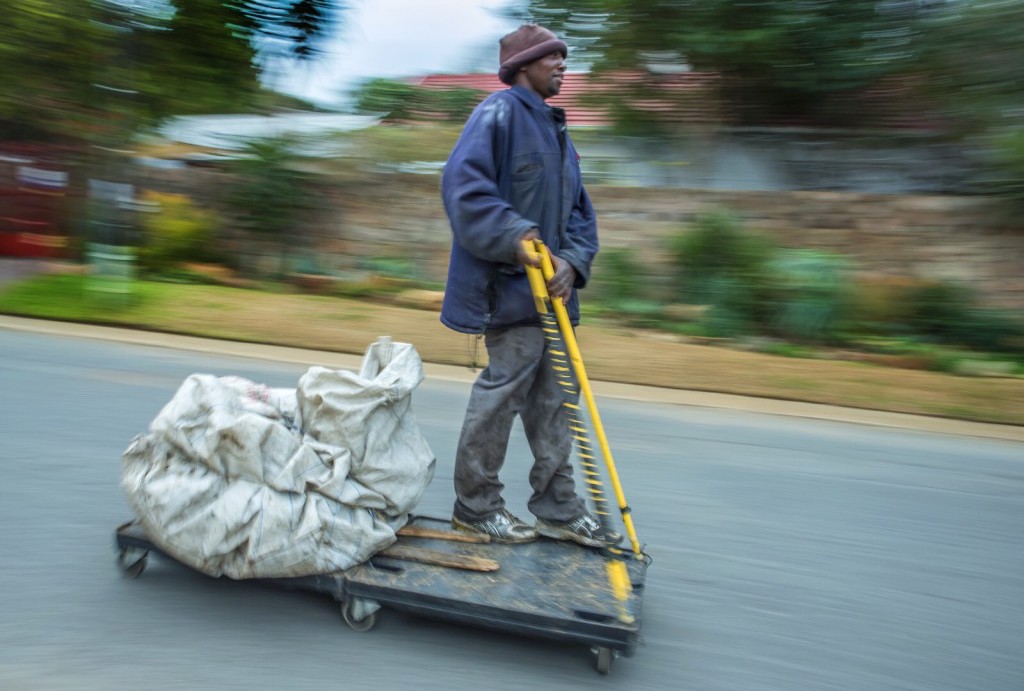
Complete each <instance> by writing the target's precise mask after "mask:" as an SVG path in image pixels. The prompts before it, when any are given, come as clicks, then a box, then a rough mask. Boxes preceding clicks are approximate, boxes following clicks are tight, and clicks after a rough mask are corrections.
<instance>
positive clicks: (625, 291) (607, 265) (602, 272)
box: [592, 247, 641, 307]
mask: <svg viewBox="0 0 1024 691" xmlns="http://www.w3.org/2000/svg"><path fill="white" fill-rule="evenodd" d="M593 276H594V278H593V284H592V290H593V294H594V297H595V299H597V300H598V301H600V302H602V303H605V304H607V305H608V306H611V307H614V306H615V305H617V304H619V303H621V302H623V301H627V300H635V299H638V298H639V297H641V285H640V266H639V264H638V263H637V261H636V257H635V254H634V252H633V250H631V249H629V248H625V247H612V248H608V249H604V250H601V252H600V253H599V254H598V255H597V259H596V260H595V262H594V270H593Z"/></svg>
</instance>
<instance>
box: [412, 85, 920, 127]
mask: <svg viewBox="0 0 1024 691" xmlns="http://www.w3.org/2000/svg"><path fill="white" fill-rule="evenodd" d="M410 81H411V83H412V84H415V85H417V86H421V87H425V88H428V89H455V88H465V89H476V90H479V91H482V92H485V93H491V92H494V91H500V90H502V89H505V88H507V87H506V86H505V85H504V84H502V83H501V81H499V80H498V76H497V74H493V73H488V74H434V75H429V76H426V77H421V78H419V79H414V80H410ZM718 82H719V75H717V74H715V73H713V72H681V73H672V74H654V73H647V72H640V71H631V72H625V71H623V72H612V73H604V74H600V75H593V74H591V73H588V72H567V73H566V74H565V80H564V81H563V82H562V89H561V92H560V93H559V94H558V95H557V96H554V97H552V98H550V99H548V103H550V104H551V105H553V106H559V107H561V108H564V109H565V111H566V118H567V120H568V122H569V124H570V125H573V126H576V127H588V126H589V127H597V126H604V125H610V124H612V117H611V114H610V113H609V112H608V110H607V109H604V108H601V107H600V105H598V104H600V103H601V96H602V95H603V94H617V95H622V96H625V98H620V99H615V100H616V101H619V102H625V103H628V104H629V106H630V107H631V108H633V109H636V110H639V111H645V112H646V113H649V114H657V115H658V116H659V117H658V118H657V119H658V120H660V121H662V122H664V123H666V124H684V123H687V124H689V123H709V122H712V123H721V122H725V121H729V120H730V119H731V118H730V115H732V117H733V118H735V116H736V115H737V114H736V113H731V114H730V113H727V112H723V110H722V108H721V107H720V100H719V96H718V93H717V92H718V89H717V87H718ZM911 93H912V90H911V89H910V88H909V86H908V83H906V80H901V79H889V80H882V81H880V82H879V83H877V84H875V85H874V86H873V87H872V88H869V89H863V90H861V91H859V92H858V93H856V94H852V95H851V94H841V95H840V96H839V98H840V99H843V100H841V101H838V102H837V103H836V104H833V105H839V106H844V107H846V108H855V109H857V111H858V112H860V113H861V119H862V120H864V121H867V119H868V118H869V116H870V122H871V124H873V125H875V126H882V127H889V128H897V129H920V128H922V127H930V126H934V125H935V123H932V122H929V121H928V120H927V119H926V118H925V117H924V116H923V115H922V114H921V113H920V112H916V111H915V108H914V105H913V101H912V100H911V99H910V97H909V95H910V94H911ZM760 124H762V125H766V126H786V125H804V126H807V125H809V123H806V122H803V123H802V122H778V121H772V120H770V119H767V120H764V121H763V122H761V123H760Z"/></svg>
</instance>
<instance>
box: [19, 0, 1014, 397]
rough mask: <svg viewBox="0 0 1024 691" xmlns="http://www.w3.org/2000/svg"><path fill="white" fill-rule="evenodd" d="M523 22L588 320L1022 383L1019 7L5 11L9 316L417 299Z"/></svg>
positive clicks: (325, 6)
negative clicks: (237, 291) (540, 47)
mask: <svg viewBox="0 0 1024 691" xmlns="http://www.w3.org/2000/svg"><path fill="white" fill-rule="evenodd" d="M524 21H535V22H538V23H541V24H544V25H546V26H548V27H550V28H551V29H553V30H554V31H556V32H558V33H559V34H560V35H562V36H564V37H565V38H566V40H567V42H568V43H569V45H570V55H569V61H568V62H569V74H568V77H567V79H566V81H565V85H564V87H563V90H562V93H561V94H560V95H559V96H558V97H556V98H554V99H552V100H551V102H552V103H553V104H554V105H559V106H561V107H564V108H565V109H566V110H567V113H568V119H569V123H570V127H571V132H572V136H573V138H574V140H575V141H576V144H577V148H578V149H579V150H580V152H581V154H582V161H581V165H582V167H583V171H584V175H585V179H586V182H587V185H588V189H589V191H590V194H591V197H592V198H593V200H594V203H595V206H596V208H597V210H598V214H599V222H600V228H601V231H600V232H601V237H602V247H603V251H602V253H601V255H600V256H599V258H598V263H597V267H596V268H595V273H594V276H595V277H594V281H593V283H592V285H591V287H590V288H588V290H587V296H586V301H585V302H586V307H585V309H586V310H587V314H588V318H592V319H594V320H595V322H596V323H611V324H618V325H622V326H624V327H626V328H631V329H644V330H650V331H656V332H658V333H661V334H663V335H664V337H665V338H666V339H675V340H678V341H682V342H691V343H701V344H727V345H737V344H738V345H740V346H741V347H743V348H745V349H752V350H759V351H762V352H768V353H773V354H782V355H791V356H798V357H822V356H823V357H831V358H849V359H860V360H868V361H871V362H878V363H882V364H888V365H897V366H900V367H913V368H918V369H930V370H938V371H942V372H951V373H956V374H965V375H971V374H973V375H986V376H992V377H1000V378H1017V379H1018V380H1019V379H1020V378H1021V377H1022V376H1024V326H1022V323H1024V322H1022V316H1021V315H1022V313H1024V271H1022V269H1024V229H1022V225H1021V221H1020V218H1021V211H1022V210H1024V125H1022V123H1024V77H1022V73H1021V70H1020V65H1021V64H1024V40H1022V39H1021V37H1020V33H1019V28H1020V27H1021V26H1024V1H1013V0H869V1H861V0H832V1H829V0H806V1H805V0H778V1H772V0H702V1H700V2H696V1H693V2H688V1H684V0H629V1H626V0H557V1H549V0H532V1H529V2H527V1H522V0H520V1H514V0H477V1H474V0H428V1H414V0H375V1H371V0H363V1H343V0H276V1H275V0H231V1H222V0H89V1H83V0H8V1H7V2H5V3H4V4H3V6H2V7H0V25H2V26H3V27H4V30H3V32H2V33H0V56H2V59H0V255H2V256H3V257H6V258H9V260H8V261H7V262H6V263H5V266H6V267H7V268H6V269H5V270H6V271H7V272H8V274H17V277H18V279H19V280H18V281H13V280H9V281H7V282H5V283H4V290H3V292H2V294H0V311H4V312H7V313H11V314H26V315H41V316H59V317H60V318H67V319H79V320H84V321H111V320H112V319H114V317H115V316H116V315H117V314H118V313H119V312H122V311H125V310H135V312H133V314H138V311H139V310H147V309H148V310H150V311H151V312H158V311H159V305H160V304H161V300H173V299H174V297H173V292H171V293H168V292H167V291H163V292H161V290H160V289H159V287H154V286H160V285H163V286H168V285H169V286H175V285H182V284H192V285H200V286H208V287H209V290H216V289H218V288H222V287H224V286H230V287H236V288H237V287H242V288H245V289H258V290H264V291H271V292H282V291H294V292H299V293H315V294H317V295H329V296H339V297H359V298H373V299H384V300H386V299H389V298H392V297H394V296H395V295H397V294H403V295H408V294H409V292H410V291H416V295H418V296H419V298H418V302H417V304H418V305H419V306H421V307H425V308H427V309H436V307H437V294H438V291H440V290H441V289H442V288H443V281H444V276H445V271H446V267H447V259H448V255H447V252H448V246H449V242H450V234H449V230H448V225H447V220H446V219H445V217H444V214H443V210H442V208H441V204H440V200H439V195H438V184H439V173H440V170H441V168H442V166H443V164H444V161H445V159H446V157H447V155H448V152H449V151H450V149H451V146H452V144H453V143H454V141H455V139H456V138H457V136H458V133H459V131H460V128H461V125H462V123H463V122H464V120H465V118H466V117H467V115H468V114H469V113H470V111H471V110H472V108H473V107H474V106H475V104H476V103H478V102H479V101H480V100H481V99H482V98H483V97H484V96H486V95H487V94H488V93H490V92H492V91H495V90H497V89H500V88H503V86H502V85H501V84H500V82H499V81H498V80H497V77H496V74H495V72H496V69H497V41H498V39H499V38H500V37H501V36H502V35H504V34H505V33H507V32H508V31H510V30H512V29H514V28H515V27H516V26H517V25H518V24H519V23H521V22H524ZM26 266H31V267H43V268H47V269H53V268H54V267H55V266H59V267H60V270H58V271H53V270H48V271H45V272H43V274H42V275H37V274H36V272H34V271H26V269H25V267H26ZM26 274H28V277H26ZM55 304H59V305H60V311H59V312H54V309H55V308H54V307H53V306H54V305H55ZM124 320H127V321H130V318H129V317H125V319H124Z"/></svg>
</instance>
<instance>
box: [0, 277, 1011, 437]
mask: <svg viewBox="0 0 1024 691" xmlns="http://www.w3.org/2000/svg"><path fill="white" fill-rule="evenodd" d="M0 312H2V313H5V314H10V315H18V316H25V317H36V318H43V319H56V320H66V321H76V322H85V323H93V324H105V325H112V326H127V327H135V328H139V329H145V330H153V331H164V332H169V333H178V334H187V335H193V336H203V337H209V338H220V339H227V340H235V341H244V342H253V343H267V344H274V345H284V346H293V347H300V348H312V349H317V350H327V351H334V352H343V353H355V354H360V353H362V352H364V350H365V349H366V346H367V345H368V344H369V343H371V342H372V341H374V340H375V339H376V338H377V337H378V336H381V335H388V336H391V337H392V338H394V339H395V340H396V341H404V342H408V343H412V344H413V345H415V346H416V349H417V350H418V351H419V353H420V355H421V357H422V358H423V359H424V360H425V361H427V362H435V363H440V364H449V365H463V366H471V365H472V364H473V362H474V358H481V359H482V358H484V349H483V345H482V344H479V346H477V344H475V342H474V341H475V339H474V337H471V336H467V335H464V334H457V333H454V332H452V331H449V330H448V329H446V328H445V327H444V326H442V325H441V323H440V322H439V321H438V318H437V314H436V312H433V311H427V310H417V309H409V308H403V307H397V306H394V305H391V304H383V303H377V302H372V301H367V300H365V299H362V300H359V299H346V298H336V297H324V296H315V295H302V294H291V293H280V292H264V291H258V290H247V289H241V288H228V287H223V286H211V285H187V284H171V283H155V282H145V281H138V282H135V283H133V284H131V292H130V293H124V294H120V293H107V292H102V291H97V290H95V289H94V286H93V284H90V282H89V279H88V278H87V277H85V276H80V275H67V274H44V275H40V276H36V277H33V278H31V279H28V280H26V281H23V282H20V283H16V284H13V285H10V286H8V287H7V288H6V289H5V290H3V292H0ZM578 337H579V342H580V349H581V351H582V353H583V357H584V360H585V363H586V367H587V372H588V374H589V375H590V377H591V378H593V379H594V380H600V381H615V382H623V383H630V384H642V385H647V386H658V387H668V388H678V389H691V390H697V391H714V392H720V393H730V394H739V395H748V396H759V397H764V398H776V399H783V400H794V401H807V402H812V403H824V404H830V405H838V406H849V407H855V408H867V409H873V410H884V411H890V412H901V413H915V414H923V415H933V416H939V417H951V418H957V419H963V420H973V421H981V422H994V423H1002V424H1012V425H1024V379H1021V378H1000V377H964V376H956V375H952V374H944V373H938V372H925V371H919V370H903V369H895V368H891V367H882V366H878V365H873V364H868V363H857V362H842V361H828V360H810V359H799V358H793V357H785V356H779V355H770V354H765V353H752V352H744V351H738V350H733V349H729V348H723V347H715V346H703V345H693V344H685V343H678V342H671V341H667V340H664V339H663V338H661V337H658V336H657V335H654V334H650V333H646V332H641V331H635V330H629V329H625V328H620V327H610V326H606V325H603V324H594V323H587V322H585V323H584V324H583V325H582V326H581V328H580V329H579V332H578Z"/></svg>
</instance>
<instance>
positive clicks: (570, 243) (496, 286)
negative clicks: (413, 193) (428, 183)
mask: <svg viewBox="0 0 1024 691" xmlns="http://www.w3.org/2000/svg"><path fill="white" fill-rule="evenodd" d="M441 197H442V199H443V201H444V208H445V212H446V213H447V214H448V220H449V221H450V223H451V227H452V234H453V238H452V252H451V261H450V264H449V266H448V285H447V289H446V290H445V294H444V303H443V305H442V307H441V321H442V322H443V323H444V324H445V325H446V326H448V327H449V328H451V329H454V330H456V331H461V332H464V333H483V332H485V331H487V330H490V329H497V328H502V327H506V326H513V325H518V324H530V323H536V322H537V321H538V315H537V308H536V307H535V306H534V302H533V297H532V296H531V294H530V286H529V283H528V282H527V279H526V274H525V272H524V271H523V268H522V267H521V266H519V265H518V264H517V263H516V242H518V240H519V238H521V237H522V236H523V234H524V233H526V232H527V231H528V230H530V229H531V228H537V229H538V232H539V233H540V236H541V239H542V240H543V241H544V244H545V245H547V246H548V248H549V249H550V250H551V251H552V252H554V253H555V254H556V255H557V256H558V257H560V258H562V259H564V260H565V261H567V262H569V264H571V265H572V267H573V268H574V269H575V270H576V283H575V286H574V289H573V292H572V297H571V298H570V299H569V302H568V304H567V308H568V310H569V315H570V317H571V319H572V322H573V324H576V323H577V322H578V321H579V298H578V296H577V294H576V289H578V288H582V287H583V286H585V285H586V284H587V282H588V281H589V279H590V266H591V264H592V263H593V261H594V257H595V256H596V255H597V250H598V241H597V221H596V218H595V216H594V208H593V206H591V204H590V198H589V197H588V196H587V193H586V190H584V188H583V181H582V178H581V175H580V163H579V155H578V154H577V153H576V149H575V148H574V147H573V145H572V141H571V140H570V139H569V135H568V133H567V132H566V129H565V112H564V111H563V110H562V109H561V108H552V107H550V106H548V105H547V104H545V103H544V101H543V99H541V98H540V96H538V95H536V94H534V93H533V92H531V91H529V90H527V89H524V88H522V87H520V86H513V87H512V88H511V89H507V90H505V91H500V92H497V93H494V94H491V95H490V96H488V97H487V98H486V99H485V100H484V101H483V102H482V103H481V104H480V105H479V106H477V107H476V110H474V111H473V114H472V115H471V116H470V117H469V120H468V121H467V122H466V126H465V128H464V129H463V131H462V135H461V136H460V137H459V141H458V142H457V143H456V144H455V148H454V149H453V150H452V153H451V156H449V158H448V163H447V165H446V166H445V168H444V172H443V173H442V175H441Z"/></svg>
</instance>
